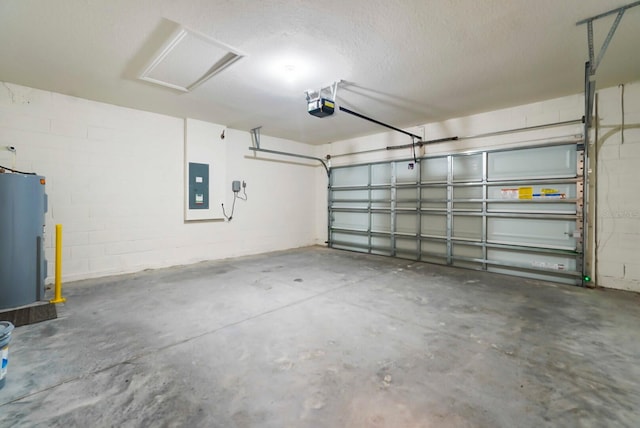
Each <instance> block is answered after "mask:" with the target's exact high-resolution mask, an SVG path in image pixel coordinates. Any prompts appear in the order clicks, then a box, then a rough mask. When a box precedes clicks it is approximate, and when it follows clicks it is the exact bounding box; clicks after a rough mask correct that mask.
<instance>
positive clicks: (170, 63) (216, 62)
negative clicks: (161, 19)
mask: <svg viewBox="0 0 640 428" xmlns="http://www.w3.org/2000/svg"><path fill="white" fill-rule="evenodd" d="M243 57H244V55H243V54H241V53H240V52H238V51H237V50H235V49H233V48H231V47H229V46H227V45H225V44H224V43H221V42H219V41H217V40H214V39H212V38H210V37H208V36H206V35H204V34H201V33H198V32H196V31H193V30H190V29H187V28H184V27H180V28H179V29H178V30H177V31H176V32H174V33H173V35H172V36H171V38H170V39H169V41H168V42H167V43H165V44H164V46H163V47H162V49H160V50H159V51H158V53H157V54H156V55H155V56H154V57H153V59H152V60H151V62H150V63H149V65H147V67H146V68H145V70H144V71H143V72H142V73H141V74H140V76H139V78H140V79H141V80H144V81H146V82H150V83H155V84H157V85H161V86H165V87H167V88H171V89H176V90H179V91H183V92H190V91H192V90H194V89H195V88H197V87H198V86H200V85H201V84H203V83H204V82H206V81H207V80H209V79H210V78H211V77H213V76H215V75H216V74H218V73H220V72H221V71H222V70H224V69H225V68H227V67H229V66H230V65H231V64H233V63H234V62H236V61H238V60H239V59H241V58H243Z"/></svg>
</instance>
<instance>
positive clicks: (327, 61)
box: [0, 0, 640, 144]
mask: <svg viewBox="0 0 640 428" xmlns="http://www.w3.org/2000/svg"><path fill="white" fill-rule="evenodd" d="M630 2H631V0H482V1H478V0H323V1H303V0H264V1H259V0H234V1H229V0H182V1H177V0H55V1H51V0H2V1H1V2H0V41H2V42H1V43H0V58H2V61H0V80H2V81H7V82H12V83H18V84H22V85H26V86H31V87H35V88H40V89H45V90H51V91H55V92H60V93H64V94H69V95H74V96H78V97H82V98H88V99H93V100H97V101H103V102H107V103H111V104H116V105H121V106H127V107H132V108H137V109H142V110H148V111H153V112H158V113H164V114H168V115H173V116H178V117H192V118H196V119H202V120H207V121H211V122H215V123H220V124H224V125H227V126H229V127H231V128H236V129H241V130H249V129H251V128H254V127H256V126H263V128H262V133H263V134H266V135H272V136H278V137H283V138H288V139H292V140H296V141H302V142H307V143H313V144H319V143H326V142H331V141H337V140H341V139H345V138H350V137H355V136H361V135H367V134H372V133H376V132H380V131H382V130H383V128H380V127H379V126H378V125H375V124H372V123H369V122H366V121H364V120H361V119H358V118H355V117H353V116H349V115H347V114H344V113H342V114H336V115H334V116H332V117H328V118H323V119H319V118H315V117H312V116H310V115H309V114H307V112H306V100H305V96H304V91H305V90H306V89H319V88H320V87H322V86H325V85H328V84H330V83H332V82H333V81H335V80H338V79H342V80H344V81H345V82H346V83H345V84H344V85H342V86H341V87H340V89H339V90H338V97H337V103H338V105H343V106H345V107H349V108H350V109H352V110H355V111H358V112H360V113H362V114H365V115H368V116H371V117H374V118H376V119H378V120H381V121H383V122H387V123H390V124H393V125H395V126H398V127H409V126H413V125H419V124H424V123H429V122H433V121H438V120H442V119H446V118H451V117H459V116H464V115H467V114H472V113H476V112H481V111H488V110H493V109H497V108H502V107H507V106H513V105H518V104H524V103H528V102H534V101H538V100H542V99H548V98H553V97H559V96H564V95H569V94H574V93H579V92H581V91H582V88H583V81H584V77H583V76H584V63H585V61H586V60H587V59H588V54H587V37H586V32H587V30H586V26H584V25H582V26H579V27H578V26H576V25H575V24H576V22H577V21H578V20H580V19H583V18H588V17H591V16H593V15H596V14H598V13H601V12H605V11H608V10H609V9H613V8H616V7H620V6H624V5H625V4H628V3H630ZM612 22H613V16H611V17H608V18H605V19H602V20H599V21H596V22H595V24H594V29H595V45H596V50H599V47H600V46H601V44H602V41H603V40H604V38H605V35H606V33H607V31H608V30H609V27H610V25H611V23H612ZM179 25H182V26H184V27H186V28H188V29H190V30H194V31H196V32H199V33H202V34H204V35H206V36H208V37H210V38H213V39H215V40H217V41H219V42H222V43H223V44H226V45H228V46H229V47H231V48H233V49H235V50H237V51H239V52H241V53H242V54H244V55H246V56H245V57H244V58H243V59H241V60H240V61H238V62H236V63H234V64H232V65H231V66H229V67H228V68H227V69H225V70H223V71H222V72H220V73H219V74H217V75H215V76H214V77H212V78H211V79H210V80H208V81H206V82H205V83H203V84H202V85H200V86H198V87H197V88H195V89H194V90H193V91H192V92H189V93H184V92H179V91H176V90H172V89H168V88H164V87H161V86H157V85H154V84H152V83H148V82H144V81H141V80H139V79H137V77H138V75H139V74H140V73H141V72H142V71H143V70H144V69H145V67H146V66H147V65H148V64H149V62H150V60H151V59H152V57H153V55H154V54H155V53H156V52H157V51H158V50H159V49H160V48H161V47H162V45H163V43H165V42H166V41H167V39H168V38H169V36H170V35H171V34H172V33H173V32H174V31H175V30H176V29H177V28H178V26H179ZM638 41H640V7H635V8H632V9H629V10H627V12H626V14H625V16H624V18H623V19H622V22H621V24H620V27H619V28H618V31H617V33H616V35H615V37H614V39H613V41H612V43H611V45H610V46H609V50H608V51H607V54H606V56H605V58H604V60H603V62H602V64H601V66H600V68H599V69H598V75H597V83H598V87H605V86H612V85H616V84H618V83H622V82H628V81H630V80H637V79H638V78H640V55H638ZM193 61H194V64H201V59H200V58H194V59H193ZM184 65H185V67H188V66H189V64H188V61H186V63H185V64H184ZM288 65H294V66H295V67H296V69H295V70H294V72H295V73H294V74H293V75H291V76H287V77H286V78H285V76H284V75H286V74H287V73H286V72H285V67H286V66H288Z"/></svg>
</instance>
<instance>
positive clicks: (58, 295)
mask: <svg viewBox="0 0 640 428" xmlns="http://www.w3.org/2000/svg"><path fill="white" fill-rule="evenodd" d="M55 281H56V282H55V296H54V298H53V299H51V303H64V302H66V301H67V299H65V298H64V297H62V225H61V224H56V279H55Z"/></svg>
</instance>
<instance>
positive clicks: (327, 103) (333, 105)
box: [324, 101, 335, 108]
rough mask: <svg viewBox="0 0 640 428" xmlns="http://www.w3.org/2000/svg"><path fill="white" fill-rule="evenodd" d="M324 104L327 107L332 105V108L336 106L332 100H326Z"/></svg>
mask: <svg viewBox="0 0 640 428" xmlns="http://www.w3.org/2000/svg"><path fill="white" fill-rule="evenodd" d="M324 105H326V106H327V107H331V108H334V107H335V104H334V103H332V102H331V101H325V102H324Z"/></svg>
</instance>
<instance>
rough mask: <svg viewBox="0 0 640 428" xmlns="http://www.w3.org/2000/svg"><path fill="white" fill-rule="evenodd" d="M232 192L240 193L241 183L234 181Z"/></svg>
mask: <svg viewBox="0 0 640 428" xmlns="http://www.w3.org/2000/svg"><path fill="white" fill-rule="evenodd" d="M231 190H232V191H233V192H234V193H237V192H239V191H240V181H238V180H234V181H233V182H232V183H231Z"/></svg>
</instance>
